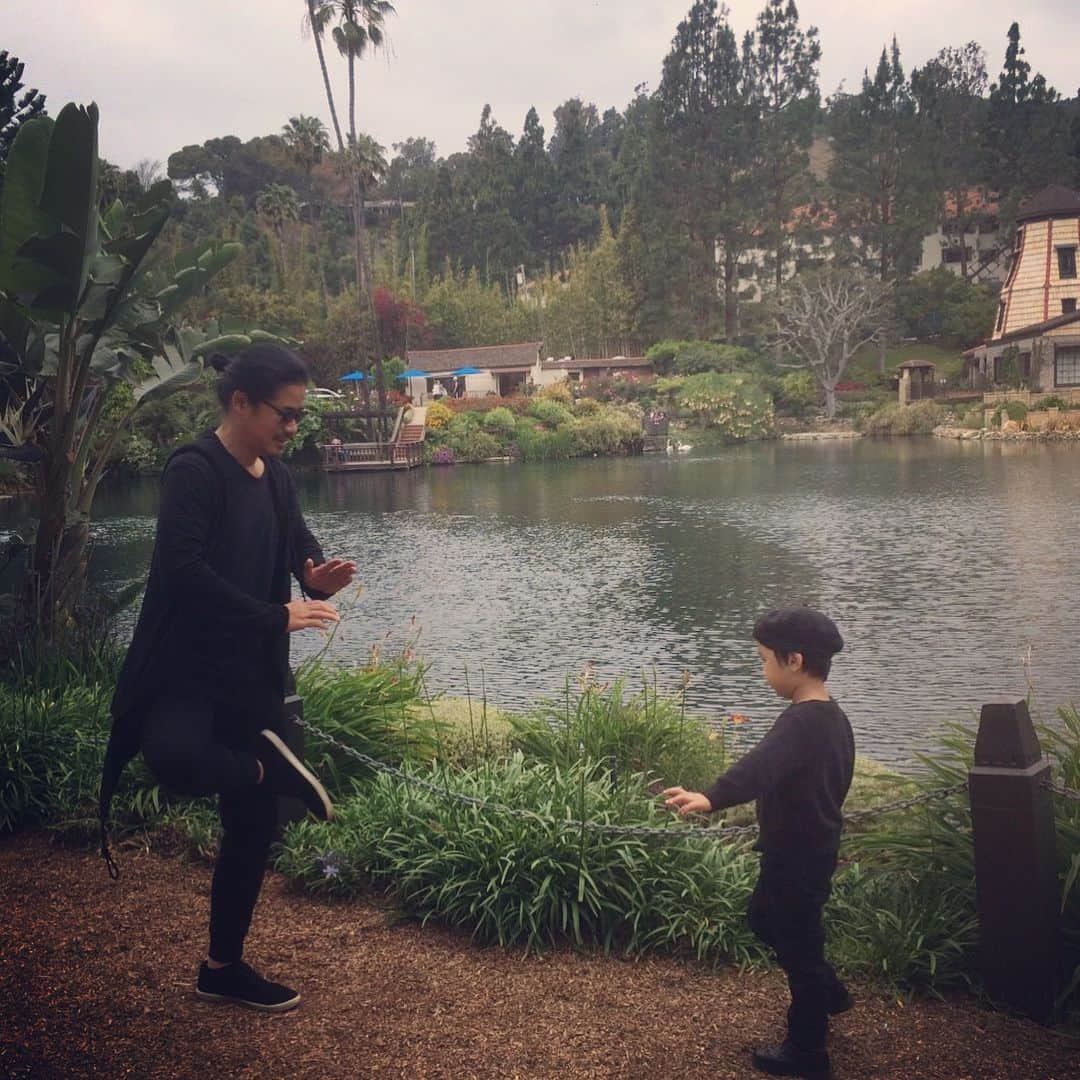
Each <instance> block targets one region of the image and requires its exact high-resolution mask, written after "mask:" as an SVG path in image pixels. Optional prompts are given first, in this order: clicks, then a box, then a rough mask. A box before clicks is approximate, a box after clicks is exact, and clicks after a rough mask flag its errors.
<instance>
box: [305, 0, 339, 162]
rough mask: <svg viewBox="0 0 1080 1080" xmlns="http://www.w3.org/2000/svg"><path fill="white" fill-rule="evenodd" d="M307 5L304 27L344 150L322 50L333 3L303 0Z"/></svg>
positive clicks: (335, 132)
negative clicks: (311, 39)
mask: <svg viewBox="0 0 1080 1080" xmlns="http://www.w3.org/2000/svg"><path fill="white" fill-rule="evenodd" d="M304 3H305V5H306V6H307V15H305V16H304V29H305V30H308V31H310V32H311V36H312V37H313V38H314V39H315V52H316V53H317V54H318V57H319V68H320V69H321V71H322V77H323V86H324V87H325V88H326V103H327V105H329V106H330V119H331V120H332V121H333V123H334V134H335V135H337V145H338V151H339V152H341V151H344V149H345V140H344V139H342V137H341V124H339V123H338V116H337V109H336V108H335V107H334V90H333V88H332V87H331V85H330V72H329V71H327V69H326V54H325V53H324V52H323V47H322V39H323V34H325V33H326V28H327V26H329V25H330V20H331V18H332V17H333V14H334V11H333V5H332V4H329V3H327V2H326V0H304Z"/></svg>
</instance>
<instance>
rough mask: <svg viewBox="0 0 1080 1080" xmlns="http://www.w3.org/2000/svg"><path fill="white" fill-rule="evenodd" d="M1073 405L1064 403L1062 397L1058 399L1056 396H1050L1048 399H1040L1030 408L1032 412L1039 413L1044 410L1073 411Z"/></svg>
mask: <svg viewBox="0 0 1080 1080" xmlns="http://www.w3.org/2000/svg"><path fill="white" fill-rule="evenodd" d="M1074 408H1076V406H1075V405H1072V404H1071V403H1070V402H1068V401H1066V400H1065V399H1064V398H1063V397H1059V396H1058V395H1057V394H1050V395H1049V397H1044V398H1040V399H1039V400H1038V401H1036V402H1035V404H1034V405H1032V406H1031V409H1032V411H1033V412H1040V411H1042V410H1045V409H1074Z"/></svg>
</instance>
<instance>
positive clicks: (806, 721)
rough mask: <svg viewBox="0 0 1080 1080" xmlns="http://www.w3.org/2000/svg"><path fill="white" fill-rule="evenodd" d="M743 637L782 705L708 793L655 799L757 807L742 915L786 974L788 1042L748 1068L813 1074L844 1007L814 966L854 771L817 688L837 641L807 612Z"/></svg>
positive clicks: (829, 702) (835, 711)
mask: <svg viewBox="0 0 1080 1080" xmlns="http://www.w3.org/2000/svg"><path fill="white" fill-rule="evenodd" d="M754 638H755V639H756V641H757V647H758V653H759V655H760V657H761V663H762V669H763V671H762V673H763V674H764V676H765V680H766V682H768V683H769V685H770V686H771V687H772V688H773V690H775V691H776V693H777V694H779V695H780V696H781V697H783V698H787V699H788V700H790V701H791V705H789V706H788V707H787V708H786V709H785V710H784V711H783V712H782V713H781V714H780V716H779V717H778V718H777V720H776V723H775V724H774V725H773V727H772V729H771V730H770V731H769V732H768V734H766V735H765V737H764V738H763V739H762V740H761V742H760V743H758V744H757V746H755V747H754V748H753V749H752V750H751V751H749V753H747V754H746V755H745V756H744V757H742V758H740V759H739V760H738V761H736V762H735V764H734V765H732V766H731V768H730V769H728V770H727V772H725V773H724V774H723V775H722V776H721V777H719V778H718V779H717V780H716V782H715V783H714V784H713V785H712V787H711V788H709V790H708V791H707V792H705V793H701V792H694V791H685V790H684V789H683V788H679V787H675V788H668V789H667V791H665V792H664V794H665V795H666V796H667V797H668V798H667V805H668V806H672V807H675V808H677V809H678V811H679V813H680V814H683V815H685V814H689V813H711V812H712V811H714V810H721V809H723V808H724V807H728V806H736V805H738V804H739V803H744V802H750V801H751V800H752V799H756V800H757V816H758V827H759V835H758V842H757V844H756V848H757V850H758V851H760V852H761V872H760V874H759V876H758V882H757V886H756V887H755V889H754V892H753V895H752V896H751V898H750V905H749V909H748V911H747V919H748V921H749V923H750V928H751V929H752V930H753V931H754V933H755V934H757V936H758V937H759V938H760V939H761V940H762V941H764V942H765V944H766V945H768V946H769V947H770V948H772V949H773V950H774V951H775V953H776V957H777V960H778V961H779V963H780V966H781V967H782V968H783V969H784V971H785V972H786V973H787V977H788V986H789V988H790V991H791V1007H790V1009H789V1010H788V1033H787V1038H786V1039H785V1040H784V1041H783V1043H782V1044H781V1045H780V1046H775V1047H769V1048H768V1049H762V1050H757V1051H755V1052H754V1064H755V1065H756V1066H757V1067H758V1068H759V1069H761V1070H762V1071H764V1072H767V1073H771V1074H772V1075H774V1076H824V1075H826V1074H827V1073H828V1070H829V1056H828V1054H827V1053H826V1051H825V1036H826V1034H827V1031H828V1018H829V1015H830V1014H833V1015H835V1014H836V1013H840V1012H845V1011H846V1010H847V1009H849V1008H851V1006H852V1004H853V1002H852V1000H851V997H850V995H849V994H848V992H847V989H846V988H845V987H844V985H843V984H842V983H841V982H840V981H839V979H837V977H836V973H835V972H834V971H833V969H832V968H831V967H830V966H829V965H828V963H826V961H825V932H824V929H823V927H822V925H821V912H822V908H823V907H824V906H825V901H826V900H827V899H828V898H829V890H830V883H831V881H832V875H833V871H834V870H835V869H836V858H837V852H838V850H839V847H840V831H841V828H842V826H843V817H842V815H841V807H842V806H843V803H844V798H845V797H846V795H847V792H848V788H849V787H850V786H851V778H852V774H853V772H854V768H855V739H854V736H853V735H852V731H851V725H850V724H849V723H848V719H847V717H846V716H845V715H844V713H843V712H842V711H841V709H840V706H839V705H837V704H836V702H835V701H834V700H833V699H832V698H831V697H830V696H829V693H828V691H827V690H826V688H825V680H826V679H827V678H828V675H829V669H830V666H831V662H832V657H833V655H835V654H836V653H838V652H839V651H840V650H841V649H842V648H843V646H844V642H843V638H841V636H840V632H839V631H838V630H837V628H836V626H835V624H834V623H833V622H832V620H831V619H829V618H828V617H827V616H825V615H823V614H821V612H818V611H813V610H812V609H810V608H790V609H786V610H781V611H771V612H769V613H768V614H767V615H764V616H762V618H760V619H759V620H758V622H757V624H756V625H755V626H754Z"/></svg>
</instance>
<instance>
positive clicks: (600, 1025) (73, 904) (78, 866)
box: [0, 833, 1080, 1080]
mask: <svg viewBox="0 0 1080 1080" xmlns="http://www.w3.org/2000/svg"><path fill="white" fill-rule="evenodd" d="M121 867H122V870H123V877H122V878H121V879H120V881H119V882H117V883H115V884H114V883H113V882H111V881H110V880H109V878H108V876H107V875H106V873H105V869H104V866H103V865H102V863H101V861H100V860H99V859H98V858H97V856H96V855H95V854H94V853H91V852H87V851H85V850H74V849H71V848H67V847H63V846H59V845H56V844H54V843H52V842H51V841H50V839H49V838H48V837H47V836H44V835H42V834H37V833H34V834H28V835H23V836H19V837H15V838H6V839H4V840H2V841H0V900H2V908H0V910H2V912H3V918H2V919H0V1076H4V1077H33V1078H35V1080H37V1078H54V1077H55V1078H64V1080H68V1078H75V1077H91V1076H92V1077H110V1078H112V1077H154V1078H158V1077H160V1078H169V1080H184V1078H188V1077H191V1078H200V1080H202V1078H206V1080H210V1078H217V1077H230V1078H232V1077H253V1078H254V1077H259V1078H263V1077H274V1076H287V1077H296V1078H300V1080H306V1078H312V1080H315V1078H318V1080H337V1078H339V1077H340V1078H346V1077H349V1078H351V1077H410V1078H414V1077H447V1078H454V1080H466V1078H471V1077H500V1078H512V1077H560V1078H577V1077H650V1076H680V1075H687V1076H689V1075H698V1076H708V1077H709V1078H710V1080H713V1078H721V1077H723V1078H727V1077H731V1078H735V1077H751V1076H756V1075H758V1074H756V1073H755V1072H754V1071H753V1070H752V1068H751V1067H750V1065H749V1054H750V1050H751V1048H752V1047H753V1046H755V1045H757V1044H759V1043H762V1042H770V1041H775V1036H776V1035H777V1034H778V1033H779V1032H780V1030H781V1026H782V1023H783V1016H784V1008H785V1004H786V1003H785V989H784V985H783V983H782V980H781V977H780V976H779V975H774V974H747V975H740V974H739V972H738V971H735V970H731V969H727V970H721V971H719V972H716V973H713V972H710V971H708V970H706V969H704V968H702V967H700V966H698V965H695V964H692V963H684V962H681V961H679V960H675V959H670V958H659V957H656V958H651V959H648V960H644V961H641V962H637V963H629V962H622V961H619V960H613V959H610V958H605V957H602V956H597V955H582V954H578V953H573V952H570V951H559V952H556V953H554V954H549V955H545V956H539V957H536V956H524V955H523V954H521V953H520V952H507V951H502V950H499V949H495V948H479V947H477V946H476V945H474V944H472V943H471V942H470V941H469V939H468V938H467V937H466V936H465V935H462V934H458V933H454V932H452V931H448V930H444V929H440V928H436V927H428V928H426V929H425V928H420V927H419V926H417V925H415V924H413V923H409V922H396V923H395V921H394V920H393V919H390V918H388V913H387V911H386V910H384V909H383V908H380V907H379V906H378V905H376V904H371V903H343V902H326V901H323V900H316V899H312V898H310V897H307V896H304V895H302V894H300V893H298V892H296V891H294V890H292V889H291V888H290V887H289V886H288V885H287V884H286V882H285V881H284V880H283V879H281V878H279V877H277V876H271V877H270V878H269V879H268V881H267V885H266V888H265V889H264V892H263V896H262V899H261V901H260V904H259V908H258V910H257V911H256V914H255V925H254V927H253V930H252V933H251V936H250V938H249V947H248V959H249V960H250V961H251V962H252V963H253V964H255V966H256V967H258V968H260V969H261V970H263V971H264V972H265V973H266V974H267V975H269V976H272V977H277V978H280V979H281V980H283V981H286V982H290V983H291V985H294V986H296V987H297V988H298V989H300V990H301V992H302V993H303V995H304V1001H303V1003H302V1004H301V1006H300V1008H299V1009H297V1010H295V1011H293V1012H291V1013H287V1014H284V1015H281V1016H264V1015H262V1014H258V1013H253V1012H250V1011H247V1010H243V1009H238V1008H235V1007H232V1006H227V1005H226V1006H221V1005H207V1004H204V1003H202V1002H200V1001H199V1000H198V999H196V998H195V996H194V994H193V992H192V990H193V982H194V975H195V969H196V967H197V965H198V961H199V959H200V957H201V954H202V951H203V949H204V947H205V945H204V934H205V920H206V910H207V902H208V895H209V887H210V873H209V870H208V869H207V868H206V867H205V866H202V865H200V864H197V863H192V862H189V861H187V860H184V859H180V858H165V857H162V856H160V855H156V854H148V853H141V852H134V851H130V850H128V851H124V852H122V853H121ZM858 989H859V988H856V990H857V991H858ZM859 999H860V1000H859V1004H858V1007H857V1008H856V1009H855V1010H854V1011H853V1012H851V1013H848V1014H847V1015H846V1016H842V1017H839V1018H837V1019H836V1020H835V1021H834V1022H833V1033H832V1036H831V1051H832V1057H833V1063H834V1067H833V1073H834V1076H835V1077H837V1078H841V1077H852V1078H860V1080H861V1078H864V1077H875V1078H877V1077H880V1078H895V1080H923V1078H929V1080H936V1078H942V1080H944V1078H948V1080H958V1078H971V1080H992V1078H1001V1080H1076V1078H1080V1046H1078V1044H1077V1042H1076V1041H1075V1040H1070V1039H1068V1038H1066V1037H1065V1036H1063V1035H1061V1034H1059V1033H1055V1032H1052V1031H1046V1030H1044V1029H1041V1028H1039V1027H1037V1026H1036V1025H1034V1024H1029V1023H1026V1022H1022V1021H1018V1020H1014V1019H1010V1018H1008V1017H1006V1016H1003V1015H1000V1014H997V1013H991V1012H988V1011H986V1010H984V1009H982V1008H980V1007H979V1006H978V1005H977V1004H976V1003H974V1002H972V1001H971V1000H969V999H967V998H964V997H958V998H956V999H955V1000H952V1001H947V1002H941V1001H933V1000H919V1001H915V1002H911V1003H904V1002H900V1001H896V1000H894V999H890V998H888V997H884V996H882V995H881V994H880V992H874V991H869V990H864V991H863V992H862V993H860V994H859Z"/></svg>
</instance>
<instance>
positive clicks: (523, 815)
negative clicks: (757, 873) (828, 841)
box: [293, 718, 967, 841]
mask: <svg viewBox="0 0 1080 1080" xmlns="http://www.w3.org/2000/svg"><path fill="white" fill-rule="evenodd" d="M293 723H295V724H296V725H297V726H298V727H302V728H304V730H306V731H310V732H311V734H312V735H314V736H315V737H316V738H317V739H321V740H322V741H323V742H325V743H326V744H327V745H329V746H332V747H334V749H335V750H338V751H340V752H341V753H343V754H345V755H346V756H348V757H350V758H352V759H353V760H354V761H358V762H360V763H361V764H363V765H367V766H369V767H370V768H372V769H375V770H376V771H377V772H381V773H385V774H386V775H388V776H393V777H396V778H397V779H399V780H403V781H404V782H405V783H406V784H411V785H412V786H414V787H418V788H421V789H422V790H424V791H427V792H430V793H431V794H432V795H437V796H438V797H439V798H441V799H446V800H448V801H450V802H457V803H461V804H462V805H464V806H469V807H473V808H479V809H482V810H491V811H493V812H494V813H498V814H506V815H508V816H510V817H514V818H519V819H523V820H528V821H531V822H533V823H534V824H536V823H539V824H543V825H556V826H560V827H561V828H563V829H565V830H567V831H570V832H582V833H594V834H602V835H604V836H634V837H642V838H650V839H664V840H677V841H682V840H706V841H709V840H717V839H721V838H722V839H725V840H733V839H737V838H740V837H744V836H752V835H755V834H756V833H757V831H758V827H757V825H756V824H754V825H708V824H705V822H706V821H707V818H705V816H704V815H701V816H695V819H694V820H695V821H701V824H694V823H691V822H686V823H685V824H683V825H682V826H681V827H680V826H679V825H678V824H677V822H678V820H679V819H677V818H675V817H674V815H673V817H672V823H671V824H670V825H607V824H604V823H602V822H596V821H579V820H578V819H577V818H565V819H561V820H558V821H555V820H553V819H551V818H544V817H541V816H540V815H539V814H537V813H536V812H535V811H533V810H523V809H521V808H520V807H514V806H506V805H505V804H504V803H496V802H490V801H489V800H487V799H483V798H480V797H479V796H477V795H465V794H463V793H461V792H458V791H451V790H450V788H449V787H447V786H446V785H440V784H436V783H432V782H431V781H430V780H424V779H423V778H422V777H419V776H416V775H415V774H414V773H410V772H408V771H407V770H405V769H401V768H399V767H398V766H396V765H388V764H387V763H386V762H385V761H379V760H378V759H376V758H373V757H371V756H370V755H368V754H365V753H362V752H361V751H359V750H357V749H355V747H352V746H349V745H348V744H346V743H343V742H342V741H341V740H340V739H337V738H335V737H334V736H333V735H330V734H328V733H327V732H325V731H322V730H321V729H320V728H317V727H316V726H315V725H314V724H312V723H310V722H308V721H306V720H301V719H299V718H294V719H293ZM965 790H967V781H966V780H964V781H961V782H960V783H956V784H950V785H949V786H948V787H942V788H936V789H935V790H933V791H927V792H923V793H922V794H920V795H915V796H913V797H911V798H907V799H897V800H896V801H895V802H891V803H884V804H882V805H881V806H874V807H867V808H866V809H864V810H855V811H853V812H852V813H850V814H845V815H844V824H845V825H851V824H856V823H858V822H862V821H866V820H868V819H869V818H872V817H877V816H879V815H881V814H889V813H896V812H898V811H900V810H909V809H911V808H913V807H916V806H921V805H923V804H924V803H930V802H936V801H937V800H939V799H946V798H948V797H949V796H951V795H956V794H957V793H959V792H961V791H965Z"/></svg>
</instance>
